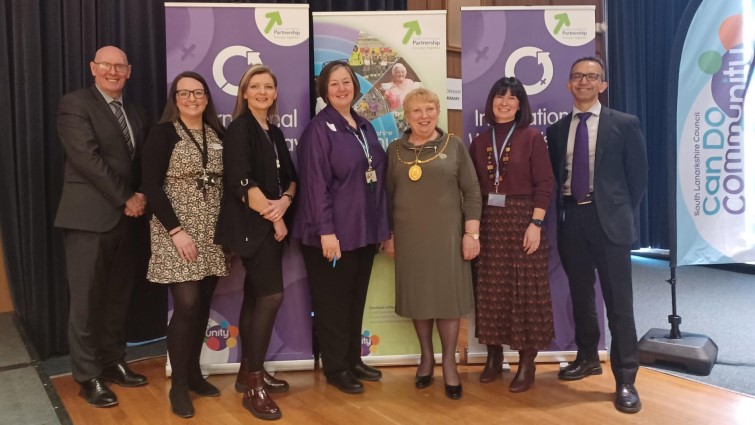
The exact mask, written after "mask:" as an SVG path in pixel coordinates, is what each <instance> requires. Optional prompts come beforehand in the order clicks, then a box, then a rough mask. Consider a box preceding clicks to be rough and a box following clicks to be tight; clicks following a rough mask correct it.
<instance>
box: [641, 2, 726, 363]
mask: <svg viewBox="0 0 755 425" xmlns="http://www.w3.org/2000/svg"><path fill="white" fill-rule="evenodd" d="M701 2H702V0H695V1H693V2H691V3H690V4H689V5H688V6H687V9H686V10H685V11H684V16H683V17H682V19H681V23H680V25H679V29H678V30H677V33H676V37H675V40H674V49H673V50H672V51H673V54H672V57H671V58H670V63H672V64H676V65H677V66H676V67H671V68H670V71H669V82H670V84H669V86H668V87H669V95H670V97H669V99H677V90H678V84H679V66H680V63H681V53H682V46H683V44H684V39H685V37H686V35H687V31H688V30H689V26H690V23H691V22H692V18H693V17H694V16H695V13H696V12H697V9H698V7H699V6H700V4H701ZM669 118H670V119H669V120H668V129H669V132H668V134H673V135H675V134H676V108H669ZM667 155H668V162H669V167H668V170H669V171H668V191H669V194H670V196H669V197H668V198H669V209H668V210H669V223H670V225H669V245H670V249H669V268H670V273H671V276H670V278H669V279H668V280H667V281H666V282H668V283H669V285H671V314H670V315H669V316H668V322H669V324H670V325H671V331H670V332H669V331H666V330H664V329H659V328H653V329H650V330H649V331H648V332H647V333H646V334H645V335H644V336H643V337H642V338H641V339H640V342H639V346H638V349H639V354H640V363H642V364H644V365H654V366H657V367H668V368H671V369H679V368H681V369H684V370H686V371H689V372H690V373H694V374H697V375H703V376H707V375H709V374H710V371H711V370H712V369H713V366H714V365H715V364H716V358H717V357H718V346H717V345H716V343H715V342H713V340H712V339H710V338H709V337H707V336H705V335H701V334H694V333H684V332H682V331H681V330H680V329H679V325H681V323H682V318H681V316H679V315H678V314H677V310H676V283H677V281H676V262H677V220H676V203H677V199H676V193H677V190H676V189H677V188H676V184H677V160H676V159H677V158H676V155H677V150H676V139H675V138H674V140H673V141H672V142H669V144H668V150H667Z"/></svg>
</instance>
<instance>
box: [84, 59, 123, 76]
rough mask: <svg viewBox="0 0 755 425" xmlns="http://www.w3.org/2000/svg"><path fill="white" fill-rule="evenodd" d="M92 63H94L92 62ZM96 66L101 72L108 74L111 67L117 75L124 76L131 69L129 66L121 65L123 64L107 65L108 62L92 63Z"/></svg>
mask: <svg viewBox="0 0 755 425" xmlns="http://www.w3.org/2000/svg"><path fill="white" fill-rule="evenodd" d="M93 62H94V61H93ZM94 63H96V64H97V66H98V67H99V68H100V70H101V71H102V72H108V71H110V69H111V68H112V67H115V72H117V73H119V74H125V73H126V72H128V70H129V68H131V65H127V64H123V63H108V62H94Z"/></svg>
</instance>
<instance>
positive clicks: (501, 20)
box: [461, 6, 606, 362]
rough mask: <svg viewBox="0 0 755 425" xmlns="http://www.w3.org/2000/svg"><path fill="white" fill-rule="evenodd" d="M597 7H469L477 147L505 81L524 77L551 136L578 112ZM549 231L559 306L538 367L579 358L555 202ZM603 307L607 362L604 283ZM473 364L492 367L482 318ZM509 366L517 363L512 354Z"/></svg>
mask: <svg viewBox="0 0 755 425" xmlns="http://www.w3.org/2000/svg"><path fill="white" fill-rule="evenodd" d="M595 26H596V23H595V7H594V6H566V7H561V6H558V7H556V6H554V7H547V6H546V7H542V6H533V7H528V6H525V7H462V8H461V46H462V51H461V66H462V92H463V96H462V108H463V109H462V126H463V138H464V141H465V143H467V144H470V143H471V142H472V139H474V138H475V137H476V136H477V135H478V134H479V133H482V132H484V131H485V130H486V129H487V128H488V125H487V123H485V120H484V119H483V117H484V114H485V101H486V99H487V96H488V92H489V91H490V88H491V87H492V86H493V83H495V82H496V81H497V80H498V79H500V78H502V77H516V78H518V79H519V80H520V81H522V83H523V84H524V86H525V88H526V90H527V95H528V97H529V101H530V107H531V108H532V114H533V118H534V122H533V125H534V126H536V127H537V128H538V129H540V130H541V131H542V132H543V134H544V133H545V129H546V127H548V126H549V125H551V124H553V123H555V122H556V121H558V119H560V118H561V117H562V116H564V115H566V114H568V113H569V112H571V110H572V105H573V102H572V97H571V94H570V93H569V91H568V90H567V83H568V77H569V71H570V68H571V64H572V63H573V62H574V61H575V60H576V59H578V58H581V57H585V56H594V55H595ZM551 204H552V205H551V207H550V209H549V210H548V214H547V216H546V224H545V229H546V232H547V235H548V242H549V244H550V251H549V264H548V267H549V271H548V274H549V279H550V290H551V298H552V302H553V322H554V327H555V334H556V335H555V338H554V339H553V341H552V342H551V345H550V348H549V351H547V352H541V353H540V354H539V356H538V361H550V362H553V361H565V360H569V359H571V358H573V356H574V351H575V350H576V345H575V343H574V319H573V316H572V306H571V298H570V295H569V284H568V281H567V279H566V275H565V273H564V271H563V268H562V267H561V260H560V258H559V255H558V250H557V244H556V223H555V217H554V215H555V214H553V213H552V212H553V211H555V201H554V202H552V203H551ZM595 291H596V306H597V313H598V317H599V320H600V328H601V341H600V349H601V357H603V358H605V356H606V352H605V338H604V335H605V332H604V327H605V326H604V323H603V322H604V320H603V317H604V312H603V299H602V293H601V292H600V285H599V284H598V283H597V282H596V285H595ZM468 335H469V352H468V360H469V361H470V362H481V361H484V360H485V358H486V356H487V351H486V349H485V346H484V345H481V344H479V343H478V342H477V339H476V338H475V337H474V320H471V321H470V326H469V332H468ZM506 359H507V360H516V359H517V353H516V352H510V353H507V355H506Z"/></svg>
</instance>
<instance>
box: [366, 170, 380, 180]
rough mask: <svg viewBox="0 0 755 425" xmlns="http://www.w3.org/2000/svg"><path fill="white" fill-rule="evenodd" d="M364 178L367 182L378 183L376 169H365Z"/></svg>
mask: <svg viewBox="0 0 755 425" xmlns="http://www.w3.org/2000/svg"><path fill="white" fill-rule="evenodd" d="M364 178H365V179H366V180H367V183H377V173H376V172H375V170H367V171H365V173H364Z"/></svg>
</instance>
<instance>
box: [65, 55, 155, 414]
mask: <svg viewBox="0 0 755 425" xmlns="http://www.w3.org/2000/svg"><path fill="white" fill-rule="evenodd" d="M89 68H90V69H91V71H92V76H93V77H94V85H92V86H91V87H88V88H84V89H81V90H77V91H75V92H73V93H68V94H66V95H65V96H63V97H62V98H61V99H60V104H59V106H58V135H59V136H60V141H61V143H62V144H63V150H64V151H65V171H64V175H63V193H62V195H61V198H60V204H59V206H58V213H57V216H56V218H55V226H56V227H59V228H62V229H64V231H65V251H66V266H67V270H68V287H69V293H70V302H69V307H70V308H69V310H70V312H69V319H68V340H69V346H70V353H71V363H72V371H73V378H74V379H75V380H76V381H77V382H78V383H79V384H80V385H81V395H82V396H83V397H84V398H85V399H86V400H87V402H88V403H89V404H90V405H92V406H95V407H108V406H114V405H116V404H118V398H117V397H116V395H115V394H114V393H113V392H112V391H111V390H110V389H109V388H108V387H107V385H106V384H105V381H110V382H115V383H117V384H119V385H121V386H127V387H133V386H140V385H145V384H146V383H147V379H146V378H145V377H144V376H142V375H139V374H136V373H134V372H132V371H131V370H130V369H129V368H128V366H127V365H126V362H125V361H124V355H125V351H126V338H125V329H124V327H125V320H126V312H127V309H128V304H129V298H130V296H131V288H132V285H133V280H134V276H133V270H134V258H135V255H134V254H135V253H134V250H135V247H134V245H135V243H134V239H133V235H134V231H133V227H134V225H135V223H134V220H135V218H136V217H139V216H141V215H142V214H144V207H145V203H146V199H145V197H144V195H143V194H141V193H139V192H137V188H138V187H139V176H140V175H141V173H140V170H139V152H140V151H141V147H142V141H143V140H144V133H145V128H146V115H145V113H144V110H143V109H142V108H140V107H138V106H136V105H134V104H131V103H129V102H127V101H124V100H123V96H122V93H123V87H124V86H125V85H126V81H128V79H129V77H130V76H131V65H129V63H128V58H127V57H126V54H125V53H124V52H123V51H122V50H121V49H119V48H117V47H114V46H105V47H102V48H101V49H99V50H98V51H97V53H96V55H95V57H94V60H93V61H91V62H90V63H89Z"/></svg>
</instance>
